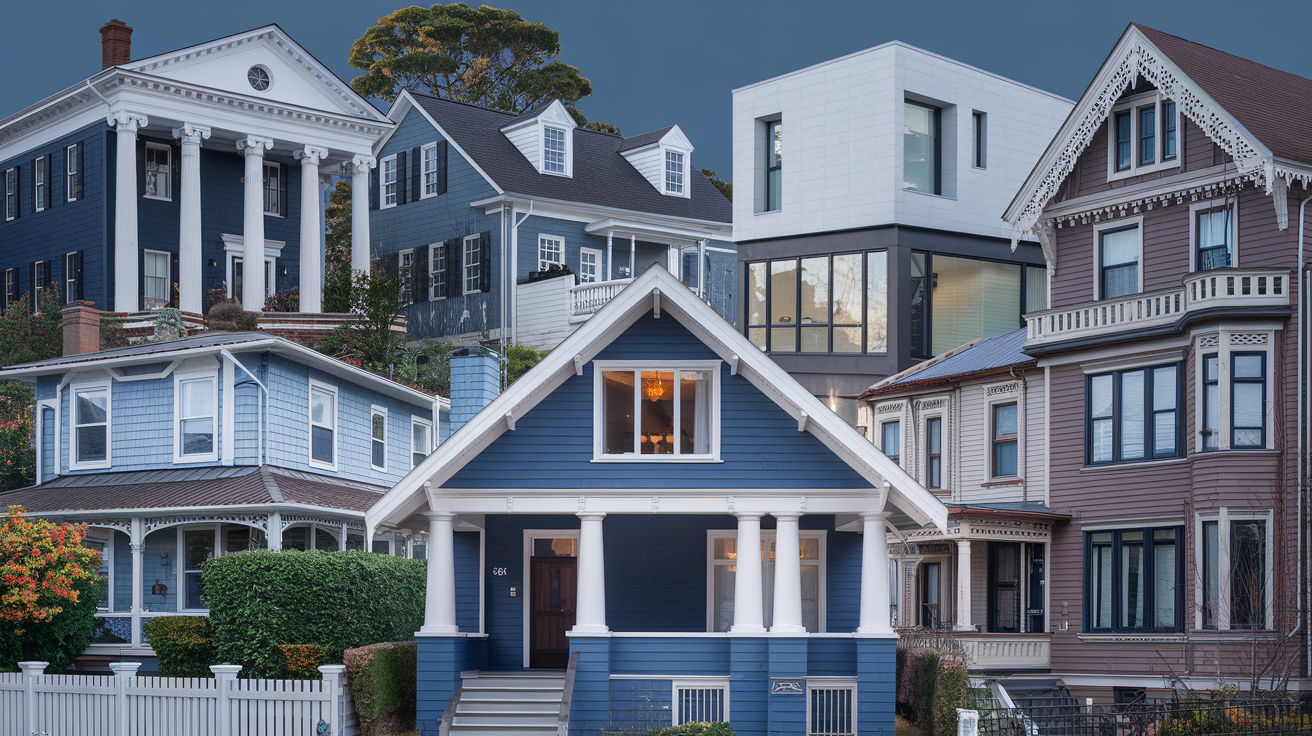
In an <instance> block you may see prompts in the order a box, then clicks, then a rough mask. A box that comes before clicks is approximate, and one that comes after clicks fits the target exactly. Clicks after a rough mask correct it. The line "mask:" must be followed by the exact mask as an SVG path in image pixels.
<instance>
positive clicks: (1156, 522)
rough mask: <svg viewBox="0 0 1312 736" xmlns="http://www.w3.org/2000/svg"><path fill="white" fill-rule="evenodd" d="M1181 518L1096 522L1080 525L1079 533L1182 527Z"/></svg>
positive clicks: (1168, 517) (1159, 517)
mask: <svg viewBox="0 0 1312 736" xmlns="http://www.w3.org/2000/svg"><path fill="white" fill-rule="evenodd" d="M1184 524H1185V521H1184V517H1183V516H1157V517H1141V518H1129V519H1112V520H1109V521H1097V522H1092V523H1086V524H1080V531H1081V532H1106V531H1116V530H1118V529H1129V530H1131V531H1133V530H1135V529H1152V528H1159V527H1167V526H1184Z"/></svg>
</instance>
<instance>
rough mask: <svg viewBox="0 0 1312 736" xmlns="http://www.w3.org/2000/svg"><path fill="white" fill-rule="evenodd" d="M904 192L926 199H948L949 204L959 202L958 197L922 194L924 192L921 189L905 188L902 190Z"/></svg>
mask: <svg viewBox="0 0 1312 736" xmlns="http://www.w3.org/2000/svg"><path fill="white" fill-rule="evenodd" d="M902 191H904V192H909V193H911V194H919V195H922V196H925V197H933V198H934V199H946V200H948V201H949V202H955V201H957V198H956V197H949V196H948V195H946V194H935V193H933V192H922V191H920V190H919V189H908V188H906V187H903V188H902Z"/></svg>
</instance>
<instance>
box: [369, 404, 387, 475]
mask: <svg viewBox="0 0 1312 736" xmlns="http://www.w3.org/2000/svg"><path fill="white" fill-rule="evenodd" d="M379 416H380V417H382V418H383V438H382V439H381V440H379V439H378V438H377V437H374V417H379ZM375 442H382V443H383V464H382V465H374V443H375ZM369 467H370V468H373V469H374V470H379V471H382V472H384V473H386V472H387V407H385V406H379V405H377V404H373V405H371V406H370V407H369Z"/></svg>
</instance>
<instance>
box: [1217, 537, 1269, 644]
mask: <svg viewBox="0 0 1312 736" xmlns="http://www.w3.org/2000/svg"><path fill="white" fill-rule="evenodd" d="M1199 543H1200V545H1201V547H1202V551H1201V555H1200V557H1201V558H1202V563H1201V564H1202V568H1203V573H1202V588H1203V589H1202V602H1201V606H1200V607H1201V608H1202V615H1201V619H1202V626H1203V628H1204V629H1265V628H1268V627H1269V625H1270V622H1269V621H1268V620H1267V590H1268V589H1269V585H1268V578H1269V577H1270V575H1271V569H1270V560H1269V559H1268V556H1267V522H1266V517H1265V516H1263V517H1262V518H1239V519H1228V523H1226V524H1222V523H1221V522H1220V521H1219V520H1209V521H1204V522H1203V523H1202V537H1201V539H1200V540H1199Z"/></svg>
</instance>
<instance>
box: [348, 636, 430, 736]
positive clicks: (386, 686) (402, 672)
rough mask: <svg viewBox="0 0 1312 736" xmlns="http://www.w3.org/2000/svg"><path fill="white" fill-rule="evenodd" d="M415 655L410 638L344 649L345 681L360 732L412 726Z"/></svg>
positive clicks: (369, 735)
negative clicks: (349, 691)
mask: <svg viewBox="0 0 1312 736" xmlns="http://www.w3.org/2000/svg"><path fill="white" fill-rule="evenodd" d="M418 655H419V647H418V645H417V644H416V643H415V642H412V641H407V642H395V643H384V644H371V645H369V646H367V647H360V648H358V649H348V650H346V653H345V654H344V656H343V659H344V660H345V662H346V681H347V683H348V684H349V685H350V687H351V700H352V701H354V702H355V713H356V715H357V716H358V717H359V719H360V733H361V734H362V735H363V736H386V734H392V733H398V732H402V731H413V730H414V728H415V708H416V702H417V701H416V698H417V694H418V689H417V678H416V673H417V661H418Z"/></svg>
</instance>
